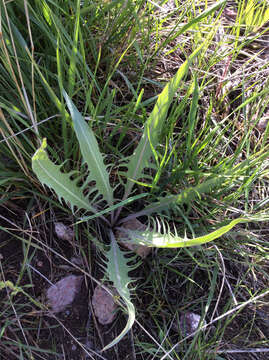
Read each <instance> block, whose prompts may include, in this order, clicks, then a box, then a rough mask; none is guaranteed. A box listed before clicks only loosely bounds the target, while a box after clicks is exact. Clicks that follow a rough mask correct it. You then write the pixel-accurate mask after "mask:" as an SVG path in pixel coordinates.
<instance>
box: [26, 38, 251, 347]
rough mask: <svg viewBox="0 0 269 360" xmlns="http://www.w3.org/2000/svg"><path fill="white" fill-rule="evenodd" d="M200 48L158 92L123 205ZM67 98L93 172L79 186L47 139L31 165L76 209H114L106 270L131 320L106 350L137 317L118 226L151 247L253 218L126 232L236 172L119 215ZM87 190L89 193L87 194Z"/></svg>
mask: <svg viewBox="0 0 269 360" xmlns="http://www.w3.org/2000/svg"><path fill="white" fill-rule="evenodd" d="M202 47H203V44H202V45H201V46H200V47H199V48H198V49H197V50H196V51H195V52H194V53H193V54H192V55H191V56H190V57H189V59H188V60H186V61H185V62H184V63H183V65H182V66H181V67H180V68H179V70H178V72H177V73H176V75H175V76H174V78H172V80H171V81H170V82H169V83H168V84H167V85H166V86H165V87H164V89H163V91H162V92H161V94H160V95H159V97H158V100H157V102H156V105H155V106H154V108H153V110H152V112H151V114H150V116H149V117H148V120H147V121H146V123H145V129H144V133H143V135H142V137H141V140H140V142H139V144H138V146H137V148H136V150H135V152H134V154H133V155H132V156H130V157H128V158H127V159H125V163H126V167H127V171H126V177H127V182H126V184H125V185H124V187H125V193H124V196H123V201H122V205H123V204H125V203H126V200H127V199H128V197H129V195H130V193H131V191H132V189H133V186H134V184H135V183H136V182H138V183H139V180H141V179H143V178H145V177H146V174H145V173H144V170H145V169H146V168H151V167H152V165H153V164H154V163H153V160H154V154H155V153H156V148H157V146H158V144H159V141H160V137H161V132H162V128H163V126H164V123H165V120H166V118H167V112H168V109H169V107H170V105H171V103H172V100H173V97H174V95H175V93H176V91H177V90H178V88H179V86H180V82H181V80H182V79H183V78H184V76H186V74H187V72H188V68H189V65H190V63H191V61H192V60H193V59H194V58H195V57H196V56H197V54H198V53H199V51H200V50H201V49H202ZM197 89H198V87H197V80H195V86H194V98H193V102H192V106H191V109H190V115H189V119H190V120H189V121H190V122H192V124H193V122H194V121H195V116H196V115H195V114H196V112H197V105H198V98H197V97H198V94H197ZM64 97H65V99H66V103H67V105H68V108H69V110H70V113H71V118H72V120H73V124H74V130H75V133H76V136H77V138H78V141H79V145H80V149H81V153H82V156H83V160H84V161H85V162H86V163H87V166H88V172H89V174H88V175H87V177H86V181H85V182H84V183H83V184H82V185H81V186H79V184H78V183H79V181H81V177H79V178H78V179H71V176H73V175H74V173H72V172H71V173H69V174H65V173H62V172H61V171H60V168H61V166H60V165H59V166H58V165H55V164H53V163H52V162H51V161H50V160H49V158H48V155H47V153H46V151H45V147H46V141H45V140H43V143H42V145H41V147H40V148H39V150H37V152H36V153H35V155H34V156H33V158H32V164H33V170H34V172H35V173H36V175H37V176H38V178H39V180H40V181H41V182H42V184H46V185H48V186H49V187H50V188H52V189H53V190H54V191H55V192H56V194H57V195H58V197H59V199H60V200H61V199H65V201H66V202H67V203H69V204H70V206H71V208H72V210H73V211H74V208H75V207H76V208H77V209H84V210H86V211H89V212H92V213H94V217H98V216H101V214H103V213H107V212H110V214H111V220H110V221H108V219H105V218H103V217H102V218H103V219H104V220H105V225H106V226H108V228H107V229H108V233H109V238H110V250H109V251H108V252H106V257H107V266H106V273H107V275H108V278H109V279H110V281H112V282H113V285H114V287H115V288H116V289H117V291H118V293H119V295H120V296H121V298H122V300H123V301H124V303H125V305H126V307H127V312H128V321H127V324H126V326H125V328H124V329H123V331H122V332H121V334H119V335H118V337H117V338H116V339H114V341H113V342H112V343H111V344H109V345H107V346H106V347H105V349H108V348H109V347H111V346H113V345H115V344H116V343H117V342H118V341H119V340H120V339H121V338H122V337H123V336H124V335H125V334H126V332H128V331H129V330H130V328H131V326H132V325H133V323H134V319H135V315H134V306H133V304H132V302H131V296H130V290H129V288H128V285H129V283H130V282H131V279H130V278H129V275H128V273H129V271H130V270H131V269H132V267H131V266H130V265H128V261H127V259H126V258H125V255H124V253H123V252H122V250H120V248H119V246H118V244H117V242H116V239H115V233H114V230H113V229H116V228H117V229H118V230H119V229H120V230H121V231H125V232H127V235H129V237H127V238H126V239H123V240H124V241H131V242H136V243H138V244H143V245H146V246H150V247H152V246H154V247H167V248H171V247H174V248H176V247H187V246H194V245H201V244H204V243H207V242H209V241H212V240H215V239H217V238H219V237H221V236H222V235H223V234H225V233H227V232H228V231H230V230H231V229H232V228H233V227H234V226H235V225H236V224H238V223H241V222H248V221H249V220H248V219H247V218H239V219H236V220H232V221H230V222H229V223H228V225H225V226H222V227H220V228H219V229H217V230H215V231H213V232H212V233H209V234H207V235H204V236H199V237H196V238H193V239H186V238H181V237H179V236H178V235H177V233H176V229H175V234H172V233H171V231H170V228H169V226H162V227H161V231H157V232H156V231H155V230H149V229H148V230H147V231H144V232H136V231H126V230H125V229H124V227H123V226H121V224H123V223H124V222H127V221H128V220H130V219H132V218H137V217H139V216H141V215H151V214H154V213H158V214H159V215H161V213H162V212H163V211H165V212H169V211H170V210H171V209H173V207H176V206H177V205H179V204H184V203H185V204H189V203H191V202H192V201H194V200H196V199H198V200H199V199H201V197H202V195H203V194H206V193H210V192H212V190H213V189H214V188H221V186H222V184H223V183H225V182H227V181H230V180H231V178H232V174H231V173H229V172H227V173H224V174H222V175H215V176H211V177H210V178H209V179H207V180H204V181H203V182H202V183H201V184H198V185H197V186H195V187H190V188H187V189H184V190H183V191H182V192H181V193H180V194H178V195H166V196H162V197H159V199H158V201H157V202H154V201H153V202H152V203H151V204H150V205H148V206H146V207H145V209H144V210H142V211H140V212H138V213H134V214H132V215H130V216H127V217H124V216H123V217H122V218H120V215H121V214H122V212H123V207H122V206H120V207H118V206H116V207H115V204H116V199H115V200H114V199H113V189H112V188H111V186H110V183H109V174H108V171H107V168H106V166H105V165H104V160H103V156H102V154H101V152H100V149H99V146H98V143H97V140H96V138H95V135H94V133H93V131H92V130H91V129H90V127H89V126H88V125H87V123H86V122H85V120H84V119H83V117H82V116H81V114H80V113H79V111H78V110H77V108H76V106H75V105H74V103H73V102H72V101H71V99H70V97H69V96H68V95H67V93H65V92H64ZM192 127H194V124H193V125H192V126H191V128H192ZM190 136H191V135H189V137H188V143H189V145H190V144H191V141H192V139H191V137H190ZM190 155H191V154H190V152H189V153H188V156H189V157H190ZM82 175H83V174H81V176H82ZM235 177H236V176H235ZM91 181H94V182H95V183H96V185H95V186H93V187H92V188H88V184H89V183H90V182H91ZM152 181H153V180H152ZM85 191H86V194H84V192H85ZM93 192H97V194H95V199H96V198H98V197H99V196H102V199H103V200H105V201H106V202H107V204H108V205H109V206H110V207H109V208H108V209H107V210H105V211H101V212H98V209H97V203H94V201H91V202H89V196H90V194H92V193H93ZM149 197H150V194H149ZM116 209H117V212H116Z"/></svg>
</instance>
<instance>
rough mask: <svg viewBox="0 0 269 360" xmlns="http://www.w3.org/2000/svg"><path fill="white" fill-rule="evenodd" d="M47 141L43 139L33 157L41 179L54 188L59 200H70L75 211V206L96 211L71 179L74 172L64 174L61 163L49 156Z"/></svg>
mask: <svg viewBox="0 0 269 360" xmlns="http://www.w3.org/2000/svg"><path fill="white" fill-rule="evenodd" d="M46 146H47V142H46V139H43V142H42V145H41V147H40V148H39V149H38V150H37V151H36V153H35V154H34V156H33V157H32V168H33V171H34V172H35V174H36V176H37V177H38V179H39V181H40V182H41V183H42V184H43V185H44V184H45V185H47V186H48V187H50V188H51V189H53V190H54V191H55V192H56V194H57V196H58V198H59V200H60V201H61V199H64V200H65V201H66V202H68V203H69V204H70V206H71V208H72V211H73V212H74V207H75V206H76V207H77V208H78V209H85V210H88V211H91V212H92V213H96V210H95V209H94V207H92V206H91V204H90V202H89V200H88V199H87V197H85V196H84V194H83V191H82V189H81V188H80V187H78V185H77V182H76V180H71V178H70V177H71V175H72V174H73V173H69V174H64V173H62V172H61V170H60V168H61V165H55V164H54V163H53V162H52V161H51V160H50V159H49V157H48V154H47V152H46V150H45V149H46Z"/></svg>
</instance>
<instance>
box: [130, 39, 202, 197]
mask: <svg viewBox="0 0 269 360" xmlns="http://www.w3.org/2000/svg"><path fill="white" fill-rule="evenodd" d="M203 45H204V44H202V45H201V46H199V47H198V48H197V49H196V50H195V51H194V52H193V53H192V54H191V55H190V57H189V58H188V60H186V61H185V62H184V63H183V64H182V65H181V67H180V68H179V69H178V71H177V73H176V75H175V76H174V77H173V78H172V79H171V80H170V81H169V83H168V84H167V85H166V86H165V88H164V89H163V91H162V92H161V94H160V95H159V97H158V100H157V102H156V104H155V106H154V108H153V110H152V112H151V114H150V116H149V118H148V120H147V122H146V124H145V129H144V132H143V135H142V138H141V140H140V142H139V144H138V146H137V148H136V150H135V152H134V155H133V156H132V157H131V159H130V162H129V163H128V165H127V167H128V171H127V178H128V181H127V184H126V190H125V195H124V199H126V198H127V197H128V196H129V194H130V192H131V190H132V187H133V185H134V181H133V180H135V181H138V180H139V179H140V178H141V177H142V175H143V170H144V169H145V168H147V167H150V158H151V156H152V148H155V147H156V146H157V145H158V143H159V136H160V133H161V130H162V128H163V125H164V123H165V120H166V116H167V112H168V109H169V106H170V105H171V102H172V100H173V97H174V95H175V93H176V91H177V90H178V88H179V84H180V82H181V80H182V79H183V77H184V76H185V75H186V74H187V72H188V69H189V66H190V64H191V62H192V61H193V59H194V58H195V57H196V56H197V54H198V53H199V52H200V50H201V49H202V47H203Z"/></svg>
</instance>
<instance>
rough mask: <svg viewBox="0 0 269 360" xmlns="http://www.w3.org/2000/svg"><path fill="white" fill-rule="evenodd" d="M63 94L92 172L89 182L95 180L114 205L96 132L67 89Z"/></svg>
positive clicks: (82, 150) (81, 149) (105, 196)
mask: <svg viewBox="0 0 269 360" xmlns="http://www.w3.org/2000/svg"><path fill="white" fill-rule="evenodd" d="M63 95H64V97H65V100H66V103H67V106H68V108H69V111H70V113H71V117H72V120H73V123H74V129H75V132H76V136H77V139H78V141H79V146H80V151H81V153H82V156H83V159H84V161H86V163H87V165H88V170H89V172H90V173H89V176H88V179H87V182H88V183H89V182H90V181H92V180H94V181H95V182H96V188H97V189H98V191H99V193H100V194H102V195H103V198H104V199H105V200H106V201H107V202H108V204H109V205H112V203H113V189H112V188H111V186H110V184H109V176H108V172H107V169H106V166H105V165H104V161H103V156H102V154H101V152H100V150H99V146H98V143H97V141H96V138H95V136H94V133H93V131H92V129H91V128H90V127H89V126H88V124H87V123H86V121H85V120H84V119H83V117H82V116H81V114H80V112H79V111H78V109H77V108H76V106H75V105H74V103H73V102H72V100H71V99H70V97H69V96H68V95H67V93H66V92H65V91H63Z"/></svg>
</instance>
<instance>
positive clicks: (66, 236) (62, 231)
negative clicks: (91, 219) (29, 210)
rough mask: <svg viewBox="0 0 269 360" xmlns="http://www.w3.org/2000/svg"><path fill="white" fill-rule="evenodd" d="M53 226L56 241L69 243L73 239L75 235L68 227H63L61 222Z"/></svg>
mask: <svg viewBox="0 0 269 360" xmlns="http://www.w3.org/2000/svg"><path fill="white" fill-rule="evenodd" d="M54 226H55V232H56V235H57V237H58V239H60V240H66V241H71V240H72V239H73V238H74V236H75V234H74V231H73V230H72V229H71V228H70V226H67V225H64V224H63V223H61V222H56V223H55V224H54Z"/></svg>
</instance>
